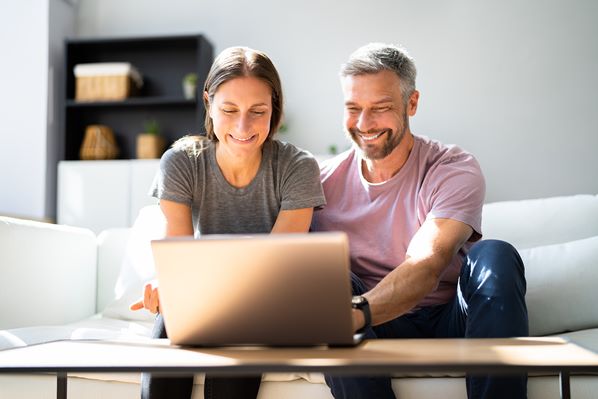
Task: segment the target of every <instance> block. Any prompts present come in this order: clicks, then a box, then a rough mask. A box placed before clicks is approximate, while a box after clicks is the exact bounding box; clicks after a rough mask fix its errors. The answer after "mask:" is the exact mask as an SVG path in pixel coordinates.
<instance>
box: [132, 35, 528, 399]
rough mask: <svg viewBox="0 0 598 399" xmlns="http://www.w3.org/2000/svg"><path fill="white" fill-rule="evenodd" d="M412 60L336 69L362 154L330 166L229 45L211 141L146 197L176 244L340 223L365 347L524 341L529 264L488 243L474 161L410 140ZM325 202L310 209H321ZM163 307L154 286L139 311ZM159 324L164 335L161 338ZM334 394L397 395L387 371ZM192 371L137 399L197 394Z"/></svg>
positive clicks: (478, 387)
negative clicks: (286, 131) (299, 140)
mask: <svg viewBox="0 0 598 399" xmlns="http://www.w3.org/2000/svg"><path fill="white" fill-rule="evenodd" d="M415 75H416V70H415V65H414V63H413V60H412V59H411V58H410V57H409V56H408V55H407V53H406V52H405V51H404V50H402V49H400V48H397V47H395V46H392V45H383V44H370V45H367V46H364V47H362V48H360V49H358V50H357V51H356V52H354V53H353V54H352V55H351V56H350V58H349V61H348V62H347V63H346V64H344V65H343V66H342V69H341V84H342V90H343V93H344V100H345V112H344V115H345V116H344V123H345V128H346V131H347V134H348V136H349V137H350V138H351V140H352V141H353V144H354V145H353V148H352V149H351V150H349V151H347V152H345V153H343V154H341V155H339V156H337V157H335V158H333V159H331V160H329V161H327V162H325V163H324V164H323V165H322V166H321V168H320V170H318V165H317V163H316V161H315V160H314V159H313V158H312V157H311V156H310V155H309V154H307V153H306V152H304V151H301V150H300V149H298V148H296V147H294V146H292V145H290V144H286V143H282V142H279V141H277V140H275V139H272V135H273V134H274V133H275V132H276V129H277V127H278V125H279V123H280V121H281V117H282V110H283V109H282V105H283V97H282V89H281V83H280V80H279V76H278V73H277V72H276V69H275V67H274V66H273V65H272V63H271V61H270V60H269V58H268V57H267V56H266V55H265V54H264V53H262V52H259V51H255V50H251V49H248V48H242V47H236V48H229V49H227V50H224V51H223V52H222V53H221V54H220V55H219V56H218V57H217V58H216V60H215V61H214V64H213V65H212V68H211V70H210V72H209V74H208V76H207V79H206V83H205V88H204V93H203V98H204V104H205V107H206V121H205V127H206V131H207V138H203V137H186V138H183V139H181V140H180V141H179V142H177V143H175V145H174V146H173V148H171V149H170V150H168V151H167V152H166V153H165V154H164V156H163V157H162V160H161V162H160V170H159V173H158V176H157V178H156V180H155V183H154V187H153V188H152V194H153V195H154V196H155V197H157V198H159V200H160V208H161V210H162V212H163V214H164V216H165V219H166V234H167V236H176V235H193V234H195V235H199V234H200V233H201V234H216V233H228V234H230V233H233V234H235V233H237V234H248V233H265V232H272V233H288V232H307V231H308V230H310V228H311V230H314V231H327V230H341V231H344V232H346V233H347V234H348V236H349V240H350V246H351V248H350V253H351V270H352V276H351V277H352V288H353V294H354V295H357V296H359V298H358V299H359V300H356V301H354V302H355V305H354V309H353V312H352V314H353V327H354V329H355V330H364V331H365V332H366V337H368V338H426V337H429V338H443V337H447V338H448V337H472V338H473V337H483V338H486V337H510V336H525V335H527V334H528V322H527V310H526V305H525V300H524V296H525V287H526V283H525V277H524V270H523V263H522V261H521V259H520V257H519V255H518V254H517V252H516V250H515V249H514V248H513V247H512V246H510V245H509V244H506V243H504V242H501V241H482V242H479V243H477V244H476V245H473V243H474V242H475V241H478V240H479V239H480V238H481V236H482V232H481V212H482V204H483V201H484V194H485V185H484V178H483V176H482V172H481V170H480V166H479V165H478V163H477V161H476V160H475V158H474V157H473V156H472V155H471V154H469V153H467V152H465V151H463V150H461V149H460V148H458V147H455V146H445V145H443V144H441V143H438V142H436V141H432V140H430V139H427V138H424V137H419V136H414V135H413V134H412V133H411V131H410V129H409V117H411V116H413V115H415V113H416V110H417V105H418V99H419V92H418V91H417V90H415ZM314 209H315V211H314ZM143 308H145V309H148V310H149V311H151V312H152V313H159V296H158V288H157V287H152V286H151V285H147V286H146V287H145V292H144V295H143V299H142V300H140V301H139V302H137V303H135V304H133V305H131V309H134V310H139V309H143ZM165 336H166V332H165V329H164V323H163V320H162V318H161V317H160V316H158V317H157V318H156V322H155V327H154V337H165ZM326 382H327V384H328V385H329V386H330V388H331V391H332V393H333V395H334V396H335V397H336V398H358V397H359V398H361V397H376V398H394V393H393V391H392V387H391V382H390V377H387V376H380V377H333V376H330V377H327V378H326ZM526 383H527V382H526V376H525V375H520V376H509V377H504V376H503V377H486V376H476V377H472V378H468V379H467V393H468V396H469V397H470V398H473V397H475V398H491V397H497V398H498V397H501V398H503V397H509V398H524V397H526ZM259 385H260V377H259V376H249V377H245V378H216V377H210V376H207V377H206V381H205V386H204V394H205V396H206V397H207V398H212V397H252V398H255V397H256V395H257V392H258V390H259ZM192 388H193V378H192V376H189V377H181V378H157V377H152V376H151V375H144V376H143V378H142V396H143V397H152V398H157V397H175V396H176V397H185V398H188V397H190V396H191V390H192Z"/></svg>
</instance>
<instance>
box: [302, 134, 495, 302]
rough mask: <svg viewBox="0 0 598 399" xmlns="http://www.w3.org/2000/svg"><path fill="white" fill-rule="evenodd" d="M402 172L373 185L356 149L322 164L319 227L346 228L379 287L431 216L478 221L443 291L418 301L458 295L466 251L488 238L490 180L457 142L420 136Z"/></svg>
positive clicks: (371, 282)
mask: <svg viewBox="0 0 598 399" xmlns="http://www.w3.org/2000/svg"><path fill="white" fill-rule="evenodd" d="M414 140H415V142H414V145H413V149H412V150H411V153H410V154H409V158H408V159H407V162H406V163H405V165H403V167H402V168H401V170H400V171H399V172H398V173H397V174H396V175H395V176H393V177H392V178H391V179H389V180H387V181H385V182H384V183H378V184H372V183H369V182H367V181H366V180H365V178H364V177H363V174H362V172H361V167H360V165H361V158H360V156H359V154H357V153H356V152H355V150H354V149H351V150H349V151H347V152H344V153H342V154H340V155H338V156H337V157H335V158H333V159H330V160H328V161H326V162H325V163H323V164H322V166H321V168H320V177H321V180H322V185H323V187H324V194H325V196H326V201H327V205H326V206H325V207H324V208H322V209H319V210H317V211H316V212H315V213H314V219H313V223H312V230H314V231H335V230H336V231H344V232H346V233H347V234H348V236H349V245H350V247H351V270H352V271H353V272H354V273H355V274H357V275H358V276H359V277H360V278H361V279H362V280H363V281H364V283H365V284H366V286H367V287H368V289H371V288H372V287H374V286H375V285H376V284H377V283H378V282H379V281H380V280H381V279H382V278H383V277H384V276H386V275H387V274H388V273H389V272H391V271H392V270H393V269H395V268H396V267H397V266H399V265H400V264H401V263H402V262H403V261H404V260H405V254H406V252H407V247H408V246H409V243H410V241H411V238H412V237H413V236H414V234H415V233H416V232H417V230H418V229H419V227H420V226H421V225H422V224H423V223H424V222H425V221H426V220H427V219H434V218H447V219H454V220H458V221H461V222H463V223H466V224H468V225H470V226H471V227H472V228H473V230H474V234H473V235H472V237H471V239H470V242H468V243H467V244H466V245H465V246H464V247H463V248H461V250H460V251H459V252H458V254H457V255H455V257H454V258H453V259H452V261H451V262H450V264H448V265H447V267H446V269H445V271H444V272H443V274H442V276H441V278H440V284H439V285H438V287H437V288H436V290H435V291H433V292H431V293H430V294H429V295H427V296H426V297H425V298H424V299H423V300H422V301H421V302H420V303H419V304H418V306H417V307H423V306H431V305H437V304H442V303H446V302H448V301H449V300H450V299H451V298H452V297H453V296H454V295H455V291H456V286H457V279H458V277H459V272H460V270H461V264H462V261H463V257H464V255H465V254H466V253H467V251H468V250H469V248H470V246H471V245H472V242H473V241H477V240H478V239H480V237H481V234H482V230H481V216H482V204H483V203H484V194H485V190H486V187H485V182H484V176H483V175H482V171H481V169H480V165H479V164H478V162H477V160H476V159H475V158H474V157H473V155H471V154H469V153H467V152H465V151H464V150H462V149H461V148H459V147H456V146H447V145H443V144H441V143H439V142H437V141H433V140H430V139H428V138H426V137H421V136H414Z"/></svg>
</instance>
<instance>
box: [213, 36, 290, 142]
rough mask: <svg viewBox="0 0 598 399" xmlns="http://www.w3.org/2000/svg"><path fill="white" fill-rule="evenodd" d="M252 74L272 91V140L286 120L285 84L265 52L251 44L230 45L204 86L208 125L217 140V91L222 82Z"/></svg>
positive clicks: (216, 60)
mask: <svg viewBox="0 0 598 399" xmlns="http://www.w3.org/2000/svg"><path fill="white" fill-rule="evenodd" d="M244 76H251V77H255V78H258V79H260V80H262V81H263V82H264V83H266V84H267V85H268V86H270V89H271V90H272V116H271V118H270V132H269V133H268V139H270V138H271V137H272V135H273V134H274V133H276V131H277V130H278V127H279V125H280V122H281V119H282V85H281V83H280V77H279V76H278V72H277V71H276V68H275V67H274V64H272V61H270V58H269V57H268V56H267V55H266V54H265V53H263V52H261V51H258V50H253V49H250V48H248V47H229V48H227V49H225V50H224V51H222V52H221V53H220V54H219V55H218V57H216V59H215V60H214V63H213V64H212V67H211V68H210V72H209V73H208V76H207V78H206V83H205V85H204V93H207V98H206V96H204V97H203V99H204V106H205V109H206V119H205V124H204V125H205V128H206V134H207V137H208V138H209V139H210V140H212V141H217V140H218V139H217V138H216V135H215V134H214V124H213V122H212V118H210V113H209V107H210V103H211V102H212V101H213V99H214V94H215V93H216V91H217V90H218V87H220V85H221V84H223V83H226V82H228V81H229V80H231V79H235V78H239V77H244Z"/></svg>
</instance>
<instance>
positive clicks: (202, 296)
mask: <svg viewBox="0 0 598 399" xmlns="http://www.w3.org/2000/svg"><path fill="white" fill-rule="evenodd" d="M152 251H153V254H154V261H155V265H156V271H157V276H158V281H159V287H160V311H161V313H162V316H163V317H164V323H165V326H166V331H167V332H168V337H169V338H170V340H171V342H172V343H173V344H177V345H200V346H225V345H267V346H311V345H331V346H346V345H355V344H357V343H358V342H359V341H360V340H361V338H362V337H361V336H358V335H354V334H353V330H352V319H351V285H350V277H349V246H348V238H347V236H346V235H345V234H344V233H309V234H308V233H305V234H259V235H253V236H240V235H236V236H235V235H226V236H220V235H213V236H203V237H202V238H200V239H193V238H192V237H185V238H168V239H164V240H155V241H152Z"/></svg>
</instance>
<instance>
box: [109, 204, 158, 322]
mask: <svg viewBox="0 0 598 399" xmlns="http://www.w3.org/2000/svg"><path fill="white" fill-rule="evenodd" d="M165 232H166V221H165V219H164V215H163V214H162V211H161V210H160V207H159V206H158V205H150V206H146V207H144V208H142V209H141V210H140V211H139V216H138V217H137V219H136V220H135V223H134V224H133V227H132V228H131V234H130V236H129V241H128V243H127V248H126V251H125V255H124V258H123V262H122V267H121V269H120V273H119V276H118V279H117V281H116V286H115V289H114V290H115V294H116V295H115V298H116V299H115V300H114V301H113V302H112V303H110V304H108V306H106V308H105V309H104V311H103V315H104V316H105V317H111V318H116V319H122V320H140V321H152V320H153V319H154V315H153V314H151V313H150V312H148V311H147V310H138V311H132V310H130V309H129V306H130V305H131V303H133V302H135V301H137V300H139V299H140V298H141V297H142V295H143V287H144V286H145V284H146V283H147V282H150V281H152V280H153V279H155V274H156V271H155V267H154V259H153V256H152V250H151V245H150V242H151V240H155V239H160V238H163V237H164V236H165Z"/></svg>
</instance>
